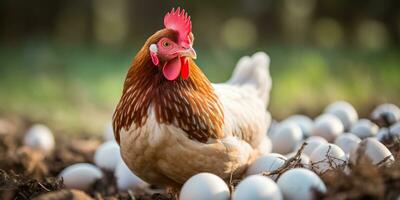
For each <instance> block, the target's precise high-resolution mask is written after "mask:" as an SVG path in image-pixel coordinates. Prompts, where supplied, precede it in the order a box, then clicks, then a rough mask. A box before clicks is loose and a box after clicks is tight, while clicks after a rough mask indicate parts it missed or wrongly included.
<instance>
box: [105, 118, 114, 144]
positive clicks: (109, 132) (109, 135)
mask: <svg viewBox="0 0 400 200" xmlns="http://www.w3.org/2000/svg"><path fill="white" fill-rule="evenodd" d="M103 139H104V141H112V140H115V136H114V129H113V125H112V123H111V122H109V123H107V125H106V126H105V127H104V134H103Z"/></svg>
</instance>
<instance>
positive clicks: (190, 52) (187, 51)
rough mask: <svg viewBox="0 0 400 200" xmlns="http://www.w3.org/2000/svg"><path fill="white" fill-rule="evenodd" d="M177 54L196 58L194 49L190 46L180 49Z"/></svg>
mask: <svg viewBox="0 0 400 200" xmlns="http://www.w3.org/2000/svg"><path fill="white" fill-rule="evenodd" d="M179 55H180V56H181V57H190V58H192V59H194V60H195V59H196V58H197V54H196V51H195V50H194V49H193V48H192V47H189V48H185V49H184V50H182V51H180V52H179Z"/></svg>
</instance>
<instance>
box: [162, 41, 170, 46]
mask: <svg viewBox="0 0 400 200" xmlns="http://www.w3.org/2000/svg"><path fill="white" fill-rule="evenodd" d="M162 45H163V47H169V46H170V45H171V44H170V43H169V42H163V43H162Z"/></svg>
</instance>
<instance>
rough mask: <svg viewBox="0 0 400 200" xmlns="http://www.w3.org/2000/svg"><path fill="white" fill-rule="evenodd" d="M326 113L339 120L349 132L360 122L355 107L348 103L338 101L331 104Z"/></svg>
mask: <svg viewBox="0 0 400 200" xmlns="http://www.w3.org/2000/svg"><path fill="white" fill-rule="evenodd" d="M325 113H330V114H333V115H335V116H336V117H338V118H339V120H340V121H341V122H342V124H343V127H344V129H345V130H349V129H350V128H351V126H352V125H353V124H354V123H355V122H356V121H357V120H358V114H357V111H356V109H354V107H353V106H352V105H351V104H350V103H348V102H346V101H337V102H335V103H332V104H330V105H329V106H328V107H327V108H326V109H325Z"/></svg>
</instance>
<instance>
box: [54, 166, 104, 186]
mask: <svg viewBox="0 0 400 200" xmlns="http://www.w3.org/2000/svg"><path fill="white" fill-rule="evenodd" d="M59 176H60V177H62V178H63V181H64V185H65V187H66V188H72V189H79V190H86V189H88V188H89V187H90V186H91V185H92V184H93V183H94V182H96V181H97V180H99V179H101V178H102V177H103V174H102V172H101V170H100V169H99V168H97V167H96V166H94V165H92V164H89V163H78V164H74V165H71V166H69V167H67V168H65V169H64V170H62V171H61V173H60V175H59Z"/></svg>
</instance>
